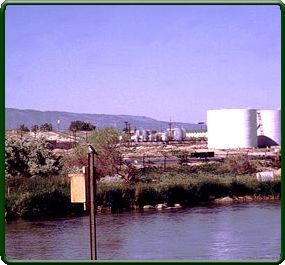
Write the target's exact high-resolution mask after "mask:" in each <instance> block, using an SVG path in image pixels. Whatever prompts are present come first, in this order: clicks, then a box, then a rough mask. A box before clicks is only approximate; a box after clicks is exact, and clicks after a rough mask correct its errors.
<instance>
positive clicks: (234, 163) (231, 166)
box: [217, 155, 257, 175]
mask: <svg viewBox="0 0 285 265" xmlns="http://www.w3.org/2000/svg"><path fill="white" fill-rule="evenodd" d="M217 171H218V172H220V173H228V172H229V173H233V174H237V175H243V174H252V173H255V172H256V171H257V167H256V164H255V163H254V162H252V161H250V160H249V159H248V157H247V156H244V155H235V156H229V157H227V158H225V160H224V162H223V163H221V164H220V167H219V168H218V170H217Z"/></svg>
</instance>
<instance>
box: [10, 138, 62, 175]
mask: <svg viewBox="0 0 285 265" xmlns="http://www.w3.org/2000/svg"><path fill="white" fill-rule="evenodd" d="M61 169H62V163H61V156H58V155H56V154H54V153H53V152H52V151H51V150H50V149H49V148H48V146H47V144H46V143H45V141H44V140H43V139H40V140H38V139H37V140H35V139H13V138H8V139H6V140H5V173H6V175H8V176H23V177H32V176H42V177H47V176H50V175H57V174H58V173H59V172H60V170H61Z"/></svg>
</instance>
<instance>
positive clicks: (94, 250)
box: [88, 152, 97, 260]
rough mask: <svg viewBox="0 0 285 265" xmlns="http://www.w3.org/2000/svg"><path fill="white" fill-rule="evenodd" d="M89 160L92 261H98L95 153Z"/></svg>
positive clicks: (89, 156) (91, 153)
mask: <svg viewBox="0 0 285 265" xmlns="http://www.w3.org/2000/svg"><path fill="white" fill-rule="evenodd" d="M88 158H89V159H88V160H89V184H90V185H89V191H90V192H89V195H90V248H91V260H97V246H96V177H95V174H94V173H95V172H94V171H95V170H94V169H95V161H94V152H90V153H89V154H88Z"/></svg>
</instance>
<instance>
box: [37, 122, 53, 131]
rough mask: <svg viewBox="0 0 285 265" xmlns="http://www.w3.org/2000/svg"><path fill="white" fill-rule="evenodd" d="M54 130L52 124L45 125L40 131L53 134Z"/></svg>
mask: <svg viewBox="0 0 285 265" xmlns="http://www.w3.org/2000/svg"><path fill="white" fill-rule="evenodd" d="M52 130H53V128H52V124H51V123H44V124H42V125H41V126H40V131H42V132H51V131H52Z"/></svg>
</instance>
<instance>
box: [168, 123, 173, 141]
mask: <svg viewBox="0 0 285 265" xmlns="http://www.w3.org/2000/svg"><path fill="white" fill-rule="evenodd" d="M168 125H169V140H170V141H172V128H171V125H172V123H171V119H170V122H169V124H168Z"/></svg>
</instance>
